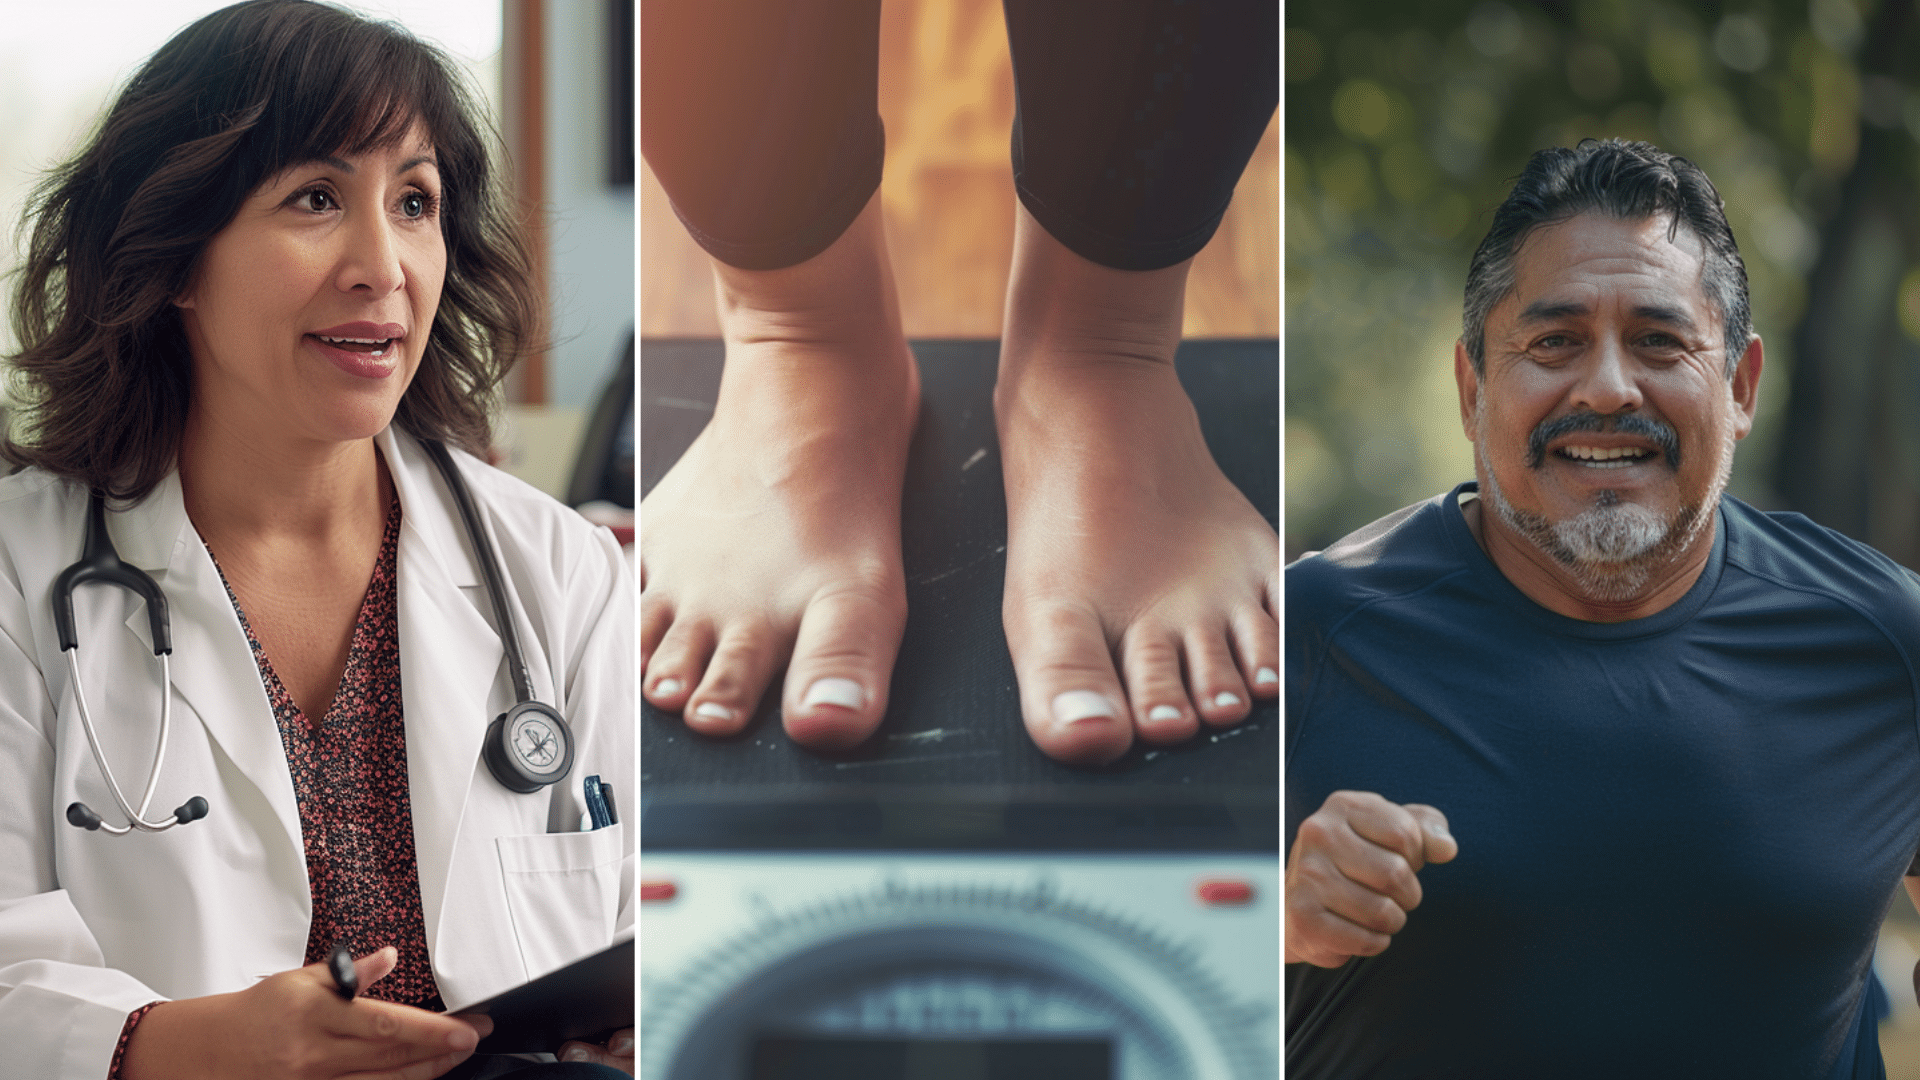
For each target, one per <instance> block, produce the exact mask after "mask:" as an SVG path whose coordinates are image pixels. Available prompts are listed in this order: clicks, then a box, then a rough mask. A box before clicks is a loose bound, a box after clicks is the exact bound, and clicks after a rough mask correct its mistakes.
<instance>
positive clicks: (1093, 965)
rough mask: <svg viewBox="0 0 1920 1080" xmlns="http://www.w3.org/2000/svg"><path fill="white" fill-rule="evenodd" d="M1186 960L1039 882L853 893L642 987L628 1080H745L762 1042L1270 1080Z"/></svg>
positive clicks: (1143, 932)
mask: <svg viewBox="0 0 1920 1080" xmlns="http://www.w3.org/2000/svg"><path fill="white" fill-rule="evenodd" d="M1196 961H1197V957H1196V956H1195V955H1194V954H1193V952H1192V951H1191V950H1190V949H1188V948H1184V947H1182V945H1181V944H1179V943H1178V942H1176V941H1174V940H1171V939H1168V938H1166V937H1163V936H1162V935H1160V934H1158V933H1155V932H1154V931H1152V930H1149V929H1147V928H1146V927H1144V926H1141V925H1139V924H1137V923H1135V922H1134V921H1132V920H1131V919H1128V918H1126V917H1124V916H1120V915H1118V914H1115V913H1111V912H1108V911H1106V910H1103V909H1102V908H1100V907H1097V906H1092V905H1085V904H1082V903H1079V902H1076V901H1074V900H1072V899H1069V898H1066V897H1062V896H1060V895H1058V894H1056V893H1054V892H1053V891H1052V890H1051V888H1050V887H1048V886H1046V885H1044V884H1040V885H1037V886H1036V887H1034V888H1031V889H1019V888H1012V889H1005V888H994V887H985V888H979V887H969V886H958V887H946V888H943V887H939V886H932V887H906V886H901V885H898V884H893V885H890V886H888V887H883V888H882V889H880V890H879V891H877V892H867V891H858V892H853V893H850V894H844V895H842V896H840V897H838V898H835V899H832V900H828V901H827V902H825V903H817V904H811V905H807V906H806V907H804V908H801V909H798V910H794V911H790V912H787V913H784V914H774V913H772V912H770V911H769V912H766V913H764V914H763V916H762V917H761V918H760V919H758V920H756V923H755V924H754V925H753V926H751V927H750V928H745V929H744V932H741V933H738V934H737V935H734V936H732V937H731V938H730V939H728V940H725V941H722V942H719V943H717V944H716V945H715V946H714V947H712V948H711V949H710V950H708V951H705V952H704V953H703V954H702V955H701V956H699V957H698V958H697V959H696V960H694V961H693V962H691V963H689V964H687V965H686V967H685V969H684V971H683V973H682V974H681V975H680V976H679V977H677V978H674V979H673V980H671V981H670V982H664V983H661V982H653V983H649V984H647V985H645V986H643V988H642V994H643V996H644V997H645V999H646V1007H645V1009H643V1011H642V1019H641V1023H642V1026H643V1029H644V1034H643V1038H642V1039H641V1041H640V1045H641V1047H642V1054H643V1060H642V1063H641V1076H642V1077H644V1078H646V1080H753V1078H754V1077H755V1075H756V1071H755V1068H754V1066H753V1065H752V1064H751V1063H750V1061H751V1059H753V1058H754V1057H755V1053H756V1046H757V1045H758V1044H760V1043H762V1042H765V1041H766V1040H768V1039H773V1040H784V1041H785V1042H788V1043H813V1044H827V1045H832V1044H835V1043H847V1042H858V1041H862V1040H865V1041H892V1042H898V1043H902V1044H905V1045H907V1046H908V1047H909V1048H911V1044H913V1043H915V1042H920V1041H925V1040H934V1041H938V1040H949V1041H954V1040H958V1041H962V1042H965V1041H974V1042H978V1043H982V1044H985V1043H991V1042H1002V1043H1009V1044H1017V1043H1032V1042H1033V1041H1035V1040H1039V1041H1047V1040H1053V1041H1064V1042H1075V1043H1080V1044H1089V1045H1092V1044H1105V1045H1106V1046H1108V1047H1110V1050H1109V1051H1108V1052H1109V1053H1110V1054H1111V1057H1112V1066H1111V1072H1110V1073H1108V1074H1107V1075H1111V1076H1112V1077H1114V1078H1116V1080H1261V1078H1264V1077H1270V1076H1271V1075H1273V1066H1272V1064H1271V1062H1270V1061H1265V1060H1263V1057H1264V1055H1263V1054H1262V1052H1261V1051H1260V1050H1259V1049H1258V1047H1257V1046H1256V1045H1254V1044H1253V1043H1252V1042H1251V1041H1250V1040H1249V1039H1248V1038H1247V1036H1246V1032H1247V1031H1248V1030H1249V1029H1250V1028H1252V1027H1253V1026H1254V1025H1256V1024H1257V1023H1259V1022H1260V1021H1261V1016H1260V1009H1259V1008H1258V1007H1255V1006H1251V1005H1250V1004H1249V1003H1245V1002H1241V1001H1238V1000H1236V999H1235V998H1234V997H1233V995H1231V994H1230V993H1228V992H1227V991H1225V990H1224V989H1223V988H1222V987H1221V986H1220V985H1219V984H1218V983H1217V982H1216V981H1215V980H1214V979H1213V978H1212V977H1211V976H1210V974H1209V973H1208V972H1207V971H1206V970H1205V969H1204V968H1203V967H1202V966H1201V965H1200V964H1199V963H1197V962H1196ZM642 979H643V982H645V981H646V975H645V972H644V965H643V972H642ZM909 1075H912V1074H911V1073H909ZM956 1075H958V1074H956ZM1075 1075H1079V1074H1075Z"/></svg>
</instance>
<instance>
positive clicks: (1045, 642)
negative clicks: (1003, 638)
mask: <svg viewBox="0 0 1920 1080" xmlns="http://www.w3.org/2000/svg"><path fill="white" fill-rule="evenodd" d="M1007 646H1008V648H1009V649H1010V650H1011V651H1012V653H1013V668H1014V673H1015V675H1016V676H1017V677H1018V679H1019V681H1020V710H1021V712H1022V713H1023V714H1024V715H1025V719H1026V723H1027V733H1028V734H1029V735H1031V736H1032V737H1033V741H1034V743H1035V744H1036V745H1038V746H1039V747H1040V749H1041V751H1042V752H1044V753H1045V754H1046V755H1047V756H1048V757H1051V758H1054V759H1055V760H1057V761H1064V762H1066V763H1068V764H1070V765H1102V764H1105V763H1107V762H1109V761H1112V760H1113V759H1115V758H1117V757H1119V756H1120V755H1121V754H1124V753H1126V751H1127V747H1128V746H1129V745H1131V744H1132V742H1133V721H1132V717H1131V716H1130V715H1129V713H1128V710H1127V699H1126V695H1125V694H1124V693H1122V691H1121V689H1120V680H1119V678H1118V676H1116V675H1115V673H1114V670H1113V658H1112V655H1111V653H1110V652H1109V651H1108V648H1107V639H1106V633H1105V631H1104V630H1103V629H1102V627H1101V625H1100V619H1099V616H1097V615H1096V614H1094V613H1093V612H1092V611H1091V610H1089V609H1088V608H1086V607H1084V606H1082V605H1077V604H1068V603H1057V602H1056V603H1050V604H1038V605H1034V606H1032V607H1029V608H1027V609H1025V610H1023V611H1019V612H1009V613H1008V618H1007Z"/></svg>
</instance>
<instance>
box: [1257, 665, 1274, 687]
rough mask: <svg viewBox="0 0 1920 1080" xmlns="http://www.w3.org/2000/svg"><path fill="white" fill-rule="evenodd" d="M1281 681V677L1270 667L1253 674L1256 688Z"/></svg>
mask: <svg viewBox="0 0 1920 1080" xmlns="http://www.w3.org/2000/svg"><path fill="white" fill-rule="evenodd" d="M1279 681H1280V676H1278V675H1276V674H1274V672H1273V669H1272V668H1270V667H1263V668H1261V669H1260V670H1259V671H1256V672H1254V673H1253V685H1255V686H1268V685H1270V684H1272V683H1277V682H1279Z"/></svg>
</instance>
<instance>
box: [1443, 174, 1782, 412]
mask: <svg viewBox="0 0 1920 1080" xmlns="http://www.w3.org/2000/svg"><path fill="white" fill-rule="evenodd" d="M1584 213H1596V214H1604V215H1606V216H1607V217H1611V218H1617V219H1619V220H1622V221H1642V220H1645V219H1647V218H1651V217H1658V216H1660V215H1663V214H1664V215H1666V216H1667V217H1669V218H1670V219H1671V220H1672V229H1674V230H1678V229H1680V228H1682V227H1684V228H1686V229H1688V230H1689V231H1691V232H1692V233H1693V234H1694V235H1695V236H1698V237H1699V238H1700V241H1701V243H1702V244H1703V245H1704V246H1705V248H1706V250H1705V251H1704V252H1703V253H1702V256H1703V259H1704V264H1703V266H1702V267H1701V272H1700V285H1701V288H1702V289H1703V290H1704V291H1705V292H1706V294H1707V300H1708V301H1709V302H1710V303H1712V304H1713V306H1714V307H1715V308H1716V309H1718V313H1719V315H1720V322H1721V331H1722V332H1723V334H1724V335H1725V339H1726V341H1725V346H1726V351H1727V362H1726V376H1727V377H1728V378H1732V377H1733V372H1734V369H1735V368H1736V367H1738V366H1739V364H1740V357H1741V356H1742V355H1743V354H1744V353H1745V351H1746V347H1747V339H1748V338H1751V337H1752V336H1753V314H1752V311H1751V309H1750V307H1749V305H1748V302H1747V264H1746V262H1745V261H1744V260H1742V259H1741V258H1740V245H1738V244H1736V243H1734V241H1733V227H1732V226H1731V225H1728V224H1727V208H1726V206H1725V204H1723V203H1722V202H1721V201H1720V193H1719V192H1718V191H1716V190H1714V187H1713V181H1711V180H1709V179H1707V174H1706V173H1704V172H1701V171H1700V166H1698V165H1695V164H1694V163H1693V162H1691V161H1688V160H1687V159H1686V158H1683V157H1680V156H1678V155H1675V154H1669V153H1667V152H1666V151H1665V150H1662V149H1660V148H1659V147H1657V146H1652V145H1650V144H1648V143H1643V142H1627V141H1625V140H1623V139H1604V140H1603V139H1582V140H1581V141H1580V145H1578V146H1576V147H1574V148H1573V149H1571V150H1569V149H1567V148H1566V147H1562V146H1556V147H1552V148H1550V149H1546V150H1541V151H1539V152H1538V153H1536V154H1534V155H1533V157H1532V158H1531V159H1530V160H1528V162H1527V167H1526V170H1525V171H1524V172H1522V173H1521V174H1520V178H1519V179H1518V180H1516V181H1514V185H1513V191H1512V192H1511V193H1509V194H1508V195H1507V199H1506V201H1505V202H1503V203H1501V204H1500V208H1499V209H1497V210H1495V211H1494V212H1493V225H1492V227H1491V228H1489V229H1488V230H1487V235H1486V239H1484V240H1481V241H1480V247H1479V249H1478V250H1476V251H1475V252H1474V253H1473V262H1472V263H1471V264H1469V265H1468V267H1467V290H1466V300H1465V303H1464V304H1463V305H1462V306H1463V313H1462V318H1461V328H1462V333H1461V335H1460V338H1461V342H1462V343H1463V344H1464V345H1465V346H1466V348H1467V358H1468V359H1469V360H1471V361H1472V362H1473V370H1474V371H1475V372H1481V373H1484V368H1485V367H1486V340H1487V315H1488V313H1489V312H1491V311H1492V310H1493V308H1494V305H1496V304H1498V303H1499V302H1500V301H1501V300H1503V299H1505V298H1506V296H1507V294H1508V293H1510V292H1512V291H1513V275H1514V267H1513V260H1514V256H1515V254H1516V253H1518V252H1519V250H1520V245H1521V244H1522V243H1524V242H1525V241H1526V239H1527V237H1528V235H1529V234H1531V233H1532V232H1533V230H1535V229H1538V228H1540V227H1541V226H1544V225H1553V224H1556V223H1558V222H1562V221H1566V220H1568V219H1569V218H1573V217H1576V216H1578V215H1580V214H1584Z"/></svg>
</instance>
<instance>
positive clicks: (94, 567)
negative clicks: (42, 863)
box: [53, 491, 207, 836]
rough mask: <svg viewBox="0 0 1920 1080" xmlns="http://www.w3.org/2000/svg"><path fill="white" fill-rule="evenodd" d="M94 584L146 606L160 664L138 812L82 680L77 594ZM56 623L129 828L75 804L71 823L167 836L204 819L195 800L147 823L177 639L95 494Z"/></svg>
mask: <svg viewBox="0 0 1920 1080" xmlns="http://www.w3.org/2000/svg"><path fill="white" fill-rule="evenodd" d="M90 581H99V582H104V583H106V584H109V585H118V586H120V587H121V588H123V589H127V590H129V591H131V592H133V593H134V594H136V595H138V596H139V597H140V598H141V599H142V600H144V601H146V605H147V622H148V624H149V626H150V628H151V630H152V632H153V655H154V656H155V657H156V658H158V659H159V661H160V737H159V739H158V740H157V741H156V742H155V744H154V747H153V767H152V768H150V769H148V770H147V786H146V790H145V792H144V793H142V794H141V796H140V805H139V806H137V807H136V806H134V805H133V804H132V803H130V802H128V801H127V797H126V795H125V793H123V792H122V791H121V790H120V782H119V781H118V780H115V779H114V777H113V770H112V769H110V768H108V767H107V755H106V752H105V751H103V750H102V749H101V748H100V735H99V733H98V732H97V731H95V730H94V727H93V714H92V713H91V712H90V711H89V710H88V709H87V688H86V684H85V683H84V682H83V681H82V680H81V678H80V638H79V635H78V634H77V633H76V632H75V628H74V618H73V590H74V589H75V588H77V587H79V586H81V585H84V584H86V583H87V582H90ZM53 622H54V628H55V630H56V631H57V632H58V634H59V637H60V651H61V652H62V653H64V654H65V655H66V658H67V673H68V674H69V675H70V676H71V677H72V682H73V699H74V702H75V703H76V704H78V705H79V706H80V726H81V727H82V728H83V729H85V731H86V733H87V745H88V746H90V747H92V749H93V760H94V763H95V764H96V765H99V766H100V775H101V776H104V777H105V778H106V780H107V790H108V791H110V792H112V793H113V801H114V802H115V803H118V804H119V806H120V812H121V813H123V814H125V815H126V816H127V823H126V824H125V825H109V824H107V823H106V822H104V821H102V820H100V815H99V814H97V813H95V812H94V811H93V809H92V808H91V807H89V806H88V805H87V804H86V803H82V802H76V803H73V804H72V805H70V806H68V807H67V821H69V822H70V823H72V824H74V825H76V826H79V827H80V828H82V829H86V830H87V831H88V832H106V833H108V834H110V835H113V836H125V835H126V834H127V833H130V832H132V831H133V830H135V829H139V830H140V831H141V832H166V831H167V830H168V829H171V828H173V827H174V826H175V825H185V824H187V823H188V822H190V821H198V820H200V819H201V818H203V817H206V816H207V800H205V799H203V798H201V797H200V796H198V795H195V796H194V797H193V798H191V799H189V800H187V801H186V802H185V803H184V804H182V805H181V806H180V807H179V809H177V810H175V811H174V812H173V817H172V818H170V819H162V820H160V821H148V820H147V807H148V806H149V805H150V804H151V803H152V802H153V791H154V787H155V786H156V785H157V784H158V783H159V781H160V763H161V762H162V761H163V760H165V759H166V756H167V732H168V731H170V730H172V726H173V687H172V678H171V675H170V672H169V670H168V663H167V658H168V656H169V655H170V654H171V653H172V652H173V636H172V631H171V629H170V628H169V626H168V624H167V595H166V594H165V593H163V592H161V591H160V586H159V585H158V584H157V583H156V582H155V581H154V580H153V579H152V578H150V577H148V576H147V574H146V572H145V571H143V570H141V569H140V568H139V567H137V566H129V565H128V564H126V563H124V562H121V561H120V553H119V552H118V551H115V550H114V548H113V538H112V537H110V536H108V535H107V500H106V498H105V497H103V496H102V495H101V494H100V493H99V492H97V491H96V492H94V493H93V498H92V501H91V502H90V504H89V505H88V507H87V539H86V546H85V547H84V548H83V549H82V552H81V555H80V561H79V562H77V563H74V564H73V565H72V566H69V567H67V568H66V569H65V570H63V571H61V572H60V576H59V577H58V578H56V579H55V580H54V583H53Z"/></svg>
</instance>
